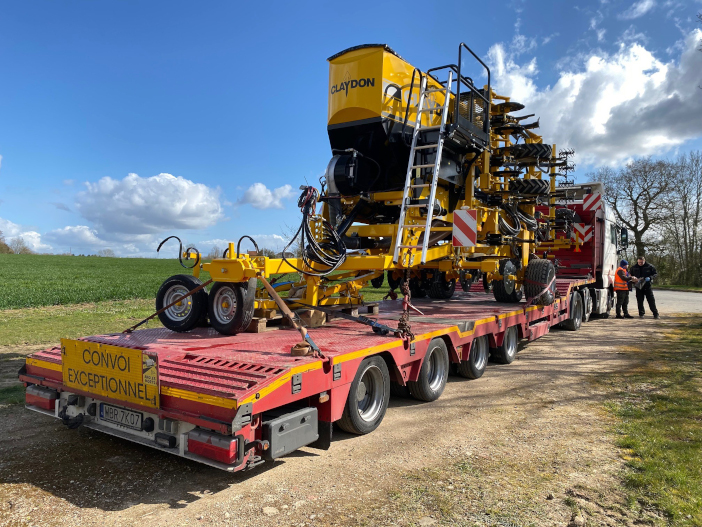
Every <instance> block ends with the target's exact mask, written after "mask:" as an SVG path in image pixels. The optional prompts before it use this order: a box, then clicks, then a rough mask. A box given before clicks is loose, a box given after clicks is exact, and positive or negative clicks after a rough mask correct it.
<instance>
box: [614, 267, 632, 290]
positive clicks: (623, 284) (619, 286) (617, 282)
mask: <svg viewBox="0 0 702 527" xmlns="http://www.w3.org/2000/svg"><path fill="white" fill-rule="evenodd" d="M619 271H624V273H625V274H629V272H628V271H627V270H626V269H624V268H623V267H620V268H619V269H617V272H616V273H614V290H615V291H628V290H629V282H627V281H625V280H622V279H621V278H620V277H619Z"/></svg>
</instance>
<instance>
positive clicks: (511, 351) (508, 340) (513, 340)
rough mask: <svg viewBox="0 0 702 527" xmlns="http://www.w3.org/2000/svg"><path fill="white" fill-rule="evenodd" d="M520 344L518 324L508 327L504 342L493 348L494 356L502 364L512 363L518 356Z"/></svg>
mask: <svg viewBox="0 0 702 527" xmlns="http://www.w3.org/2000/svg"><path fill="white" fill-rule="evenodd" d="M518 344H519V332H518V331H517V326H512V327H511V328H507V330H506V331H505V336H504V338H503V339H502V344H501V345H500V346H498V347H497V348H495V349H493V350H492V356H493V357H495V360H497V361H499V362H501V363H502V364H510V363H512V362H514V359H516V358H517V346H518Z"/></svg>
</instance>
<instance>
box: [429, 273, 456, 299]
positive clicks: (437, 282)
mask: <svg viewBox="0 0 702 527" xmlns="http://www.w3.org/2000/svg"><path fill="white" fill-rule="evenodd" d="M455 291H456V279H455V278H453V279H451V280H446V273H445V272H443V271H442V272H436V273H434V276H433V278H432V280H431V283H430V284H429V291H428V293H429V298H436V299H440V300H448V299H449V298H451V297H452V296H453V293H454V292H455Z"/></svg>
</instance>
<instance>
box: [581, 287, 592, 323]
mask: <svg viewBox="0 0 702 527" xmlns="http://www.w3.org/2000/svg"><path fill="white" fill-rule="evenodd" d="M580 293H581V294H582V297H583V322H589V321H590V315H592V296H591V295H590V290H589V289H588V288H584V289H582V290H581V291H580Z"/></svg>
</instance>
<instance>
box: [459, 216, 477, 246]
mask: <svg viewBox="0 0 702 527" xmlns="http://www.w3.org/2000/svg"><path fill="white" fill-rule="evenodd" d="M476 243H478V211H477V210H475V209H468V210H454V211H453V246H454V247H473V246H475V244H476Z"/></svg>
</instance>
